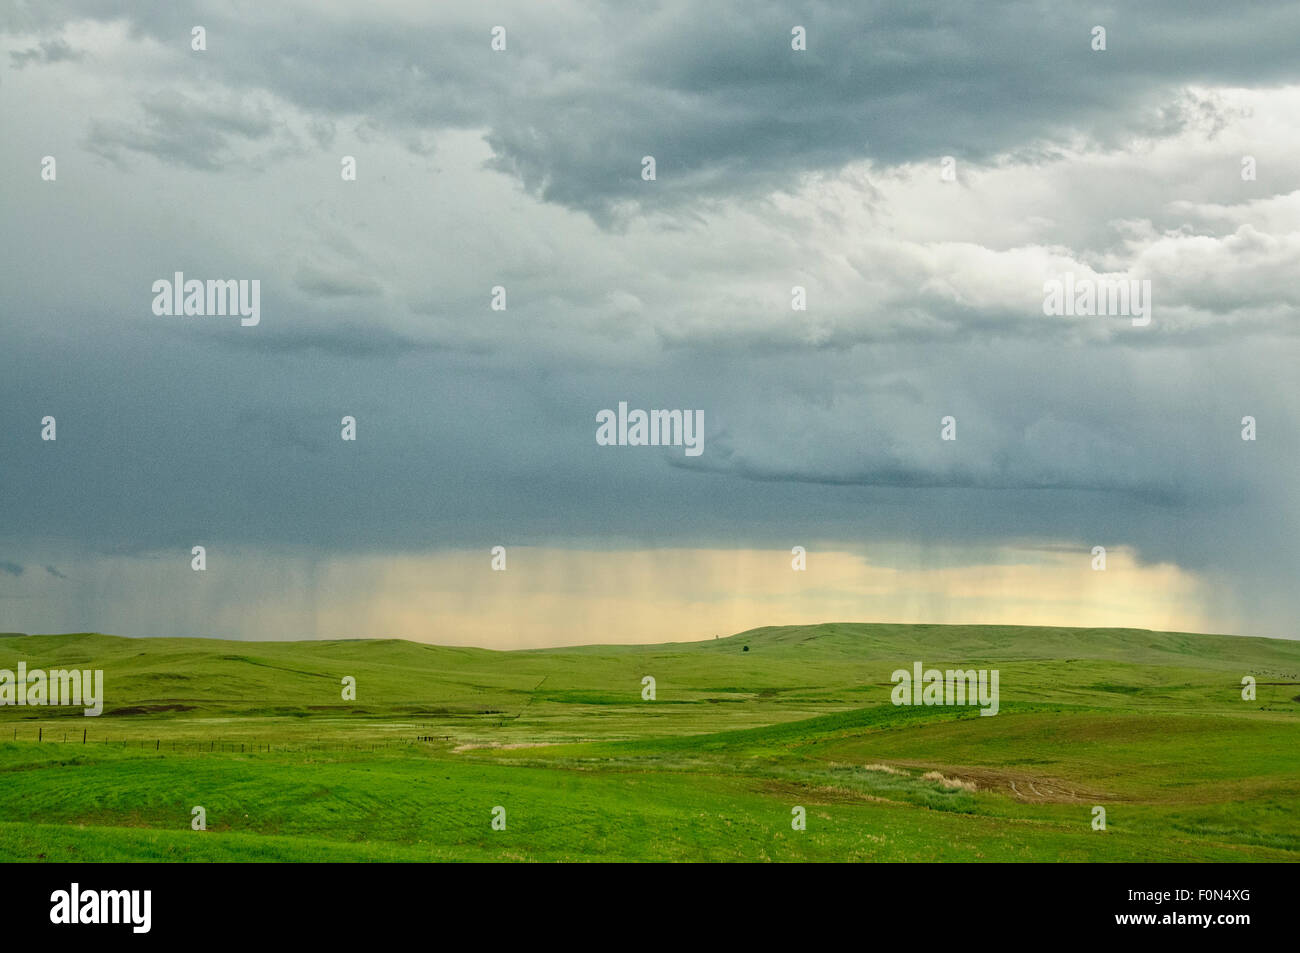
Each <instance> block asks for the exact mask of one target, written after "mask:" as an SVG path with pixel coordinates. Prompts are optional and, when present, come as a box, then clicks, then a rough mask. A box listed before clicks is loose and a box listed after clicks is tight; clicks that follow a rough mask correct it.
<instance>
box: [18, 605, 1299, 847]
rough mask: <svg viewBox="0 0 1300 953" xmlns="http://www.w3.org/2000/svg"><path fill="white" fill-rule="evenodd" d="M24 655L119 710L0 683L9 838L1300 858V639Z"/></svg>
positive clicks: (832, 640) (1023, 633)
mask: <svg viewBox="0 0 1300 953" xmlns="http://www.w3.org/2000/svg"><path fill="white" fill-rule="evenodd" d="M19 661H23V662H25V663H26V665H27V667H28V669H29V670H30V669H56V668H70V667H78V668H92V669H102V670H103V671H104V682H105V696H106V699H105V702H104V713H103V715H102V716H100V717H98V718H87V717H85V716H84V715H83V714H82V712H81V710H80V709H77V708H50V707H46V708H31V707H21V708H20V707H0V772H2V773H3V777H4V783H3V784H0V858H4V859H9V860H30V859H58V860H64V859H78V858H80V859H86V860H116V859H141V860H159V859H189V860H251V859H278V860H326V859H328V860H347V859H357V860H385V859H402V860H412V859H416V860H418V859H470V860H507V859H536V860H554V859H568V860H606V859H608V860H624V859H633V860H636V859H650V860H653V859H667V860H694V859H704V860H972V861H973V860H984V861H989V860H1076V861H1107V860H1262V861H1289V860H1297V859H1300V642H1290V641H1281V640H1269V639H1257V638H1241V637H1233V636H1215V635H1195V634H1186V633H1157V632H1148V631H1145V630H1119V629H1063V628H1035V627H1017V626H907V625H859V624H826V625H815V626H789V627H779V628H763V629H756V630H753V631H750V632H745V633H742V634H740V635H736V636H732V637H730V638H725V639H717V640H710V641H706V642H695V643H675V644H664V645H653V646H587V647H581V648H568V649H549V650H536V651H516V652H494V651H488V650H484V649H469V648H447V647H440V646H431V645H423V644H416V643H411V642H402V641H392V640H388V641H380V640H365V639H359V640H352V641H334V642H277V643H262V642H231V641H218V640H208V639H129V638H119V637H113V636H105V635H95V634H84V635H60V636H22V635H10V636H5V637H2V638H0V668H7V669H11V670H12V669H14V668H16V666H17V663H18V662H19ZM916 661H921V662H923V663H924V664H925V666H926V667H927V668H930V667H934V668H941V669H942V668H958V667H959V668H963V669H970V668H977V669H978V668H990V669H991V668H996V669H997V670H998V671H999V672H1000V695H1001V698H1000V711H999V713H998V715H997V716H996V717H980V716H979V713H978V709H977V708H959V707H916V708H913V707H906V706H903V707H895V706H894V705H892V704H891V703H890V690H891V688H892V687H893V686H892V683H891V681H890V675H891V673H892V672H893V671H894V670H895V669H899V668H904V669H910V668H911V666H912V663H913V662H916ZM1246 675H1250V676H1253V677H1254V678H1255V679H1256V680H1257V697H1256V698H1255V699H1254V700H1252V701H1245V700H1243V699H1242V691H1241V680H1242V677H1243V676H1246ZM345 676H351V677H352V678H355V680H356V699H355V701H352V700H348V701H344V700H343V699H342V697H341V688H342V686H341V680H342V679H343V678H344V677H345ZM644 676H652V677H653V678H654V679H655V682H656V697H655V699H654V700H653V701H644V700H642V697H641V693H642V678H643V677H644ZM83 732H84V733H85V742H84V743H83V740H82V739H83ZM38 737H39V739H40V740H39V741H38ZM194 806H202V807H204V809H205V811H206V816H207V826H208V830H206V831H201V832H200V831H193V830H191V828H190V823H191V809H192V808H193V807H194ZM496 806H501V807H504V808H505V811H506V817H507V824H506V829H505V830H493V829H492V827H491V819H492V815H491V812H492V809H493V808H494V807H496ZM795 806H801V807H803V808H804V809H805V810H806V814H807V829H806V830H794V829H792V826H791V818H792V813H791V812H792V809H793V808H794V807H795ZM1096 806H1101V807H1104V808H1105V811H1106V821H1107V826H1106V830H1104V831H1100V830H1094V829H1093V827H1092V820H1093V808H1094V807H1096Z"/></svg>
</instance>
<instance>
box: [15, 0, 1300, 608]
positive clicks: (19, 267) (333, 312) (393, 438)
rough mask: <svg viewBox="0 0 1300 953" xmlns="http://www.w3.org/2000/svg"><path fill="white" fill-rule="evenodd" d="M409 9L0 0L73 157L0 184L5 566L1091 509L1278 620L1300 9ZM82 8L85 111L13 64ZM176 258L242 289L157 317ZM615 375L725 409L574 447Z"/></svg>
mask: <svg viewBox="0 0 1300 953" xmlns="http://www.w3.org/2000/svg"><path fill="white" fill-rule="evenodd" d="M345 11H346V15H343V14H344V12H345ZM422 13H423V11H422V10H421V9H419V8H418V7H417V6H416V5H411V6H410V7H406V6H403V5H397V6H396V7H392V8H382V9H381V8H378V7H376V8H366V9H365V10H356V9H353V8H351V7H348V8H345V7H343V6H341V5H339V6H336V5H333V4H330V3H325V4H313V5H312V6H311V7H307V6H306V5H303V6H300V7H297V8H295V7H293V6H289V7H281V6H278V5H275V6H267V5H263V6H260V7H256V8H249V9H241V11H240V15H239V18H238V19H236V18H234V16H233V15H232V14H227V13H225V12H224V11H222V10H220V9H218V8H210V7H207V6H202V5H187V4H173V3H145V4H141V5H134V6H131V7H128V8H125V9H124V8H122V6H121V5H120V4H113V3H107V2H89V0H86V2H68V3H63V2H51V3H46V4H38V5H27V4H23V5H17V6H11V7H10V8H9V9H7V10H5V11H3V12H0V24H2V25H3V27H4V31H5V33H6V34H7V35H6V36H5V37H4V39H5V40H6V41H7V42H8V43H9V44H10V45H11V46H13V47H15V49H12V50H10V60H9V62H10V64H11V67H10V68H11V73H10V75H8V76H6V77H5V83H4V85H3V87H0V96H3V97H4V98H3V101H2V102H0V105H3V107H4V109H5V113H6V116H7V117H8V118H7V123H6V132H7V135H6V137H4V139H3V141H0V158H2V159H3V161H4V162H5V164H6V166H8V167H12V168H15V169H22V168H29V167H30V166H31V164H32V157H33V156H42V155H44V154H46V153H47V152H49V151H51V150H54V149H56V148H58V152H59V179H58V182H57V183H42V184H41V186H40V187H39V188H38V187H36V185H35V181H36V180H35V179H34V177H33V183H32V187H30V188H21V189H6V190H4V191H3V193H0V214H3V217H4V219H5V221H6V222H7V223H11V226H12V227H10V228H8V229H6V230H4V232H3V234H0V261H3V262H4V265H3V266H0V268H2V269H3V274H4V278H5V288H6V312H7V314H9V315H12V316H14V319H13V320H11V321H9V322H6V324H5V326H4V328H3V330H0V341H3V345H4V346H3V347H0V404H2V405H3V406H4V407H5V408H6V414H5V417H6V420H8V421H11V422H12V426H8V427H5V428H0V459H2V460H4V461H5V466H4V468H3V469H0V527H3V542H4V544H5V547H6V551H8V552H10V553H12V554H13V555H14V558H21V559H22V560H23V561H24V562H25V563H26V564H28V565H32V566H39V565H46V569H47V574H48V575H50V576H55V577H57V578H63V576H62V574H61V571H59V570H56V569H55V568H54V567H55V566H65V567H74V568H72V569H70V570H69V571H70V573H71V574H72V575H74V576H75V577H76V578H77V579H79V580H80V579H82V578H87V576H86V575H85V574H83V573H82V572H81V569H80V567H79V564H78V563H77V562H76V561H74V560H75V558H77V557H79V556H82V555H84V554H85V553H91V554H95V553H105V552H108V553H117V554H127V555H130V556H133V557H139V558H161V557H159V556H158V554H159V553H166V554H167V556H166V558H168V559H170V558H173V554H175V553H180V554H184V553H187V552H188V549H189V546H190V545H193V544H194V543H195V542H196V541H202V542H204V543H205V544H210V545H211V546H213V547H214V548H216V549H220V550H224V551H227V552H230V551H240V550H241V549H244V550H247V549H254V548H259V547H263V548H265V547H273V546H279V545H284V546H297V547H302V548H304V549H307V550H309V551H311V552H314V553H321V554H329V553H339V552H354V551H380V552H393V551H408V550H411V551H414V550H427V549H430V548H434V549H436V548H441V547H449V546H460V545H463V546H469V547H479V546H481V545H483V543H484V541H485V540H486V539H491V540H492V541H493V542H495V541H496V540H498V539H509V540H512V541H515V542H517V543H524V542H535V543H543V544H560V543H564V542H565V541H571V540H588V541H590V540H597V541H598V542H599V543H600V544H601V545H609V546H618V545H630V546H661V545H676V544H683V545H703V546H714V547H717V546H727V545H736V546H746V545H754V546H773V547H780V548H784V549H786V550H788V548H789V545H790V542H791V540H792V539H806V538H814V537H815V538H820V539H829V540H843V541H852V542H854V543H863V544H864V545H875V544H878V543H884V542H890V541H906V542H908V543H912V544H915V545H917V546H920V547H925V546H928V545H932V544H940V543H946V542H953V541H957V542H961V543H972V544H979V545H983V544H988V545H990V546H992V545H997V544H1000V543H1004V542H1006V541H1008V540H1026V539H1027V540H1034V541H1042V542H1046V543H1050V544H1051V545H1062V546H1078V547H1083V548H1084V549H1086V547H1087V546H1088V545H1092V544H1093V543H1095V542H1105V543H1106V544H1107V545H1121V546H1130V547H1132V548H1133V549H1134V550H1135V551H1136V552H1137V553H1138V554H1139V556H1140V558H1142V559H1144V560H1148V561H1153V562H1159V561H1169V562H1173V563H1176V564H1178V565H1179V566H1184V567H1189V568H1193V569H1197V570H1202V571H1205V572H1206V573H1208V574H1217V575H1216V576H1215V578H1219V579H1222V580H1223V581H1224V585H1223V595H1222V598H1223V599H1224V600H1225V602H1228V601H1232V602H1233V603H1234V605H1235V609H1234V611H1237V613H1238V615H1239V616H1241V617H1245V618H1249V619H1252V620H1258V621H1259V624H1260V626H1262V627H1267V628H1269V630H1270V631H1273V632H1281V631H1283V630H1284V629H1285V628H1286V627H1287V626H1288V625H1290V621H1289V620H1290V619H1292V618H1294V610H1295V609H1296V608H1297V605H1295V604H1293V603H1294V597H1293V596H1292V595H1289V593H1290V590H1291V588H1292V587H1291V586H1290V583H1289V579H1290V578H1293V576H1294V572H1295V569H1296V567H1297V566H1300V544H1297V541H1296V540H1297V538H1298V537H1300V534H1296V533H1295V529H1296V528H1297V526H1300V506H1298V505H1297V500H1296V496H1295V492H1294V489H1293V488H1292V485H1291V484H1292V474H1293V472H1294V461H1295V458H1296V453H1297V452H1298V450H1300V419H1297V417H1296V416H1295V414H1294V413H1293V411H1294V409H1295V408H1296V407H1297V406H1300V389H1298V387H1300V385H1297V383H1296V380H1295V375H1294V372H1293V369H1294V365H1295V361H1296V359H1297V358H1298V357H1300V350H1298V345H1297V337H1296V332H1297V329H1298V328H1300V324H1297V320H1296V319H1297V317H1300V313H1298V309H1300V298H1297V295H1296V290H1295V284H1294V274H1295V268H1294V265H1295V261H1296V259H1297V253H1300V244H1297V226H1296V221H1297V218H1296V215H1297V211H1298V209H1297V201H1300V162H1298V160H1297V159H1296V156H1297V155H1300V149H1298V148H1297V146H1300V133H1298V132H1297V128H1296V124H1295V121H1294V116H1295V115H1296V114H1297V113H1296V110H1295V108H1294V107H1295V105H1296V101H1295V98H1294V97H1295V95H1296V93H1295V88H1296V87H1295V84H1296V83H1297V82H1298V81H1300V75H1298V71H1300V67H1297V61H1296V60H1295V57H1294V51H1293V49H1292V48H1291V47H1292V46H1293V44H1292V43H1291V40H1290V38H1291V37H1294V36H1295V35H1296V34H1297V32H1300V31H1298V30H1297V27H1300V20H1298V18H1300V10H1297V9H1296V8H1295V7H1293V6H1291V5H1282V4H1278V5H1269V4H1256V5H1251V6H1250V7H1249V10H1248V14H1249V15H1243V14H1242V13H1241V12H1239V11H1233V10H1226V9H1224V10H1221V9H1219V8H1218V7H1217V6H1214V5H1211V4H1208V3H1200V2H1196V3H1190V4H1188V3H1179V4H1174V3H1157V4H1155V5H1154V6H1150V7H1144V8H1143V9H1142V11H1141V12H1140V13H1138V12H1120V11H1104V12H1095V11H1094V9H1093V8H1091V7H1086V6H1075V7H1067V8H1061V7H1059V6H1056V5H1048V4H1045V3H1043V4H1040V3H1012V4H1000V5H994V6H987V5H986V6H982V7H979V8H974V7H972V8H971V9H969V10H965V9H960V8H954V7H952V5H940V4H937V3H933V4H931V3H922V4H916V5H908V6H906V7H904V6H902V5H886V4H874V5H868V6H854V5H849V4H844V5H835V4H820V3H819V4H814V5H813V6H812V7H810V8H807V9H805V10H801V11H799V12H792V11H791V10H790V9H788V8H786V7H782V6H778V5H776V4H759V5H758V6H753V5H747V6H745V7H743V8H742V7H739V6H735V7H733V8H732V9H731V10H730V11H728V9H727V8H726V7H723V8H719V9H717V10H716V11H713V12H710V13H709V14H708V15H705V14H704V13H702V12H701V11H700V9H699V7H698V6H697V5H687V4H684V3H669V4H664V5H661V6H658V7H656V8H654V9H653V10H646V9H641V8H636V9H633V8H625V7H623V6H621V5H616V4H606V5H601V6H596V7H588V6H585V5H584V6H582V7H579V6H577V5H572V6H564V5H560V6H559V7H554V8H552V7H551V6H549V5H548V6H547V7H546V8H541V7H538V6H536V5H525V4H518V5H507V6H505V7H504V8H501V10H500V11H499V12H497V11H495V10H494V11H493V12H491V13H486V12H482V11H479V10H476V9H474V8H473V7H471V6H469V5H466V6H464V7H463V8H462V9H459V10H452V11H441V10H440V12H439V14H438V17H437V19H436V20H425V19H422V17H421V14H422ZM83 17H88V18H90V19H91V20H92V21H95V22H93V23H91V24H89V25H87V24H85V23H84V22H82V18H83ZM73 21H77V23H78V30H79V31H84V33H85V35H86V37H87V41H86V42H87V47H86V55H85V57H84V58H83V59H81V60H68V61H66V64H65V66H63V67H61V68H60V69H61V70H62V71H66V72H67V73H68V74H69V75H71V76H75V77H77V78H78V80H79V82H80V83H82V84H83V85H84V86H89V85H90V84H91V83H92V82H93V83H94V85H95V88H96V89H98V90H99V93H98V94H97V95H99V96H100V99H99V100H98V101H97V103H96V108H95V110H94V111H93V113H90V114H88V113H87V112H86V111H85V109H84V108H82V106H81V104H80V103H79V100H78V94H77V90H78V89H79V88H81V87H80V86H78V85H77V84H76V83H70V84H58V85H49V84H44V83H42V82H40V77H41V74H42V71H41V70H24V69H22V68H21V67H22V66H25V65H27V64H28V63H29V62H37V60H35V59H31V58H26V53H28V52H30V51H32V50H34V49H42V48H43V47H41V45H40V44H42V43H53V42H54V41H53V40H51V39H50V37H54V36H61V35H62V31H63V29H64V28H65V27H67V26H68V25H69V24H70V23H72V22H73ZM498 21H499V22H503V23H505V24H506V25H507V27H508V29H509V44H510V48H509V51H508V52H507V53H505V54H493V53H492V52H491V51H490V50H489V49H488V46H487V40H488V33H487V29H488V27H489V26H491V25H492V23H495V22H498ZM796 22H799V23H802V24H803V25H805V26H807V27H808V30H809V43H810V49H809V52H808V53H807V54H795V53H792V52H791V51H790V50H789V44H788V37H789V29H790V27H791V26H792V25H793V24H794V23H796ZM1094 22H1101V23H1105V24H1107V25H1108V27H1109V45H1110V49H1109V50H1108V51H1107V52H1106V53H1104V54H1093V53H1091V52H1089V51H1088V48H1087V41H1088V31H1089V29H1090V28H1091V26H1092V25H1093V23H1094ZM194 23H203V24H204V25H205V26H207V28H208V35H209V50H208V52H207V53H203V54H198V53H193V52H191V51H190V50H189V46H188V38H189V29H190V27H191V26H192V25H193V24H194ZM96 31H98V32H96ZM77 36H78V37H80V36H81V32H79V33H78V34H77ZM78 43H79V44H80V43H81V40H80V39H78ZM15 54H17V55H18V58H15ZM78 71H79V72H78ZM1288 84H1290V85H1288ZM88 115H90V116H92V117H93V118H87V117H88ZM10 131H12V134H8V133H10ZM60 136H62V137H64V138H63V139H60V138H59V137H60ZM64 141H66V142H67V143H68V145H67V148H66V150H65V149H63V148H59V143H60V142H64ZM77 143H80V146H78V145H77ZM1247 151H1250V152H1252V154H1254V153H1258V155H1259V157H1260V160H1261V161H1260V165H1261V178H1260V180H1259V181H1257V182H1253V183H1246V182H1243V180H1242V179H1241V178H1240V176H1239V175H1238V164H1239V162H1240V157H1241V155H1242V154H1244V153H1245V152H1247ZM343 154H356V155H357V156H358V167H359V169H360V174H359V177H358V180H357V181H356V182H349V183H344V182H341V181H340V178H339V171H338V170H339V165H338V159H339V156H340V155H343ZM644 154H654V155H655V156H656V157H657V158H658V160H659V170H658V171H659V179H658V181H657V182H654V183H646V182H642V181H641V180H640V177H639V170H640V158H641V156H642V155H644ZM943 155H954V156H956V157H958V168H959V172H958V181H957V182H955V183H948V184H944V183H940V182H939V180H938V158H939V157H940V156H943ZM96 156H98V157H100V158H107V159H109V160H111V161H110V162H103V161H95V158H94V157H96ZM913 163H915V164H913ZM175 270H184V271H185V272H186V273H187V274H188V275H192V276H200V277H219V276H221V277H225V276H231V277H250V278H252V277H256V278H259V279H260V280H261V281H262V289H263V308H262V315H263V320H262V323H261V325H260V326H258V327H257V328H255V329H245V328H241V327H239V325H238V322H237V321H234V320H227V319H224V318H212V319H209V318H160V317H157V316H154V315H152V314H151V312H150V309H149V298H150V296H149V294H148V293H147V292H148V289H149V287H150V285H151V282H152V281H153V280H154V279H156V278H158V277H162V276H166V277H170V275H171V274H172V273H173V271H175ZM1065 270H1070V271H1074V272H1076V273H1078V274H1081V275H1133V276H1142V277H1149V278H1150V279H1151V280H1152V282H1153V285H1154V287H1155V294H1156V300H1157V303H1158V304H1157V307H1158V312H1157V317H1156V319H1155V321H1154V323H1153V325H1152V327H1151V328H1149V329H1145V330H1138V329H1135V328H1133V327H1132V326H1131V324H1130V323H1129V322H1128V321H1127V320H1125V319H1124V318H1122V317H1121V318H1079V319H1065V318H1060V319H1056V318H1047V317H1045V316H1044V315H1043V314H1042V313H1041V308H1040V305H1041V300H1042V283H1043V281H1045V280H1047V279H1048V278H1052V277H1056V276H1058V275H1059V274H1060V273H1061V272H1062V271H1065ZM498 284H500V285H503V286H506V287H507V288H508V290H509V301H510V304H509V308H508V310H506V311H504V312H495V311H492V310H490V309H489V307H488V299H489V291H490V289H491V288H492V287H493V286H495V285H498ZM793 285H800V286H803V287H805V288H806V289H807V291H808V296H809V302H810V304H809V309H808V311H806V312H793V311H792V310H791V305H790V289H791V287H792V286H793ZM619 400H628V401H629V402H631V403H632V404H633V406H641V407H669V408H671V407H680V408H701V409H703V410H704V411H705V421H706V451H705V454H704V456H702V457H701V458H698V459H694V458H686V457H684V456H683V455H681V454H680V453H678V452H674V451H671V450H665V449H662V448H644V452H641V450H640V448H638V449H632V448H619V449H615V448H600V447H597V446H596V445H595V443H594V439H593V434H594V428H595V424H594V414H595V412H596V411H597V410H599V409H602V408H605V407H612V406H615V405H616V404H617V402H618V401H619ZM47 413H51V414H55V415H56V416H57V417H58V421H59V439H58V441H57V442H54V443H50V444H43V443H42V442H41V441H40V440H39V439H38V431H37V429H36V428H35V426H34V425H33V422H35V421H39V420H40V419H41V418H42V417H43V416H44V415H45V414H47ZM344 414H352V415H355V416H356V417H357V418H358V427H359V433H360V436H359V440H358V442H357V443H356V444H355V445H350V444H346V443H344V442H343V441H341V440H340V439H339V420H340V418H341V417H342V416H343V415H344ZM947 414H952V415H954V416H955V417H956V418H957V421H958V433H959V437H958V440H957V441H956V442H955V444H944V443H941V442H940V441H939V439H938V431H939V420H940V418H941V417H942V416H944V415H947ZM1247 414H1250V415H1253V416H1255V417H1257V419H1258V421H1259V428H1260V431H1259V432H1260V439H1259V440H1258V441H1257V442H1255V443H1254V444H1247V443H1246V442H1244V441H1242V440H1240V438H1239V428H1240V420H1241V418H1242V416H1244V415H1247ZM68 540H73V541H75V543H74V544H73V548H74V550H76V551H74V552H73V553H71V554H70V556H69V557H68V559H67V560H65V553H64V552H62V551H59V550H57V545H63V544H64V543H65V542H66V541H68ZM15 568H16V569H17V572H14V571H13V570H14V569H15ZM0 571H3V572H6V573H7V574H8V575H11V576H16V575H18V574H19V573H21V572H22V565H20V564H18V563H4V564H0ZM30 580H31V576H30V575H29V576H28V577H27V578H26V579H24V580H23V585H24V586H25V585H27V584H28V583H29V582H30ZM15 585H16V584H13V583H11V584H10V586H11V588H14V586H15ZM45 585H47V586H48V587H49V588H50V589H57V590H60V591H64V592H66V591H67V590H69V589H70V588H71V587H66V586H57V587H56V586H54V585H53V583H50V582H48V581H47V583H46V584H45ZM84 598H85V606H86V612H87V616H88V617H87V621H86V625H87V627H93V624H94V620H93V618H91V617H90V615H92V614H93V608H94V593H93V592H89V593H87V594H86V595H85V596H84Z"/></svg>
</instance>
